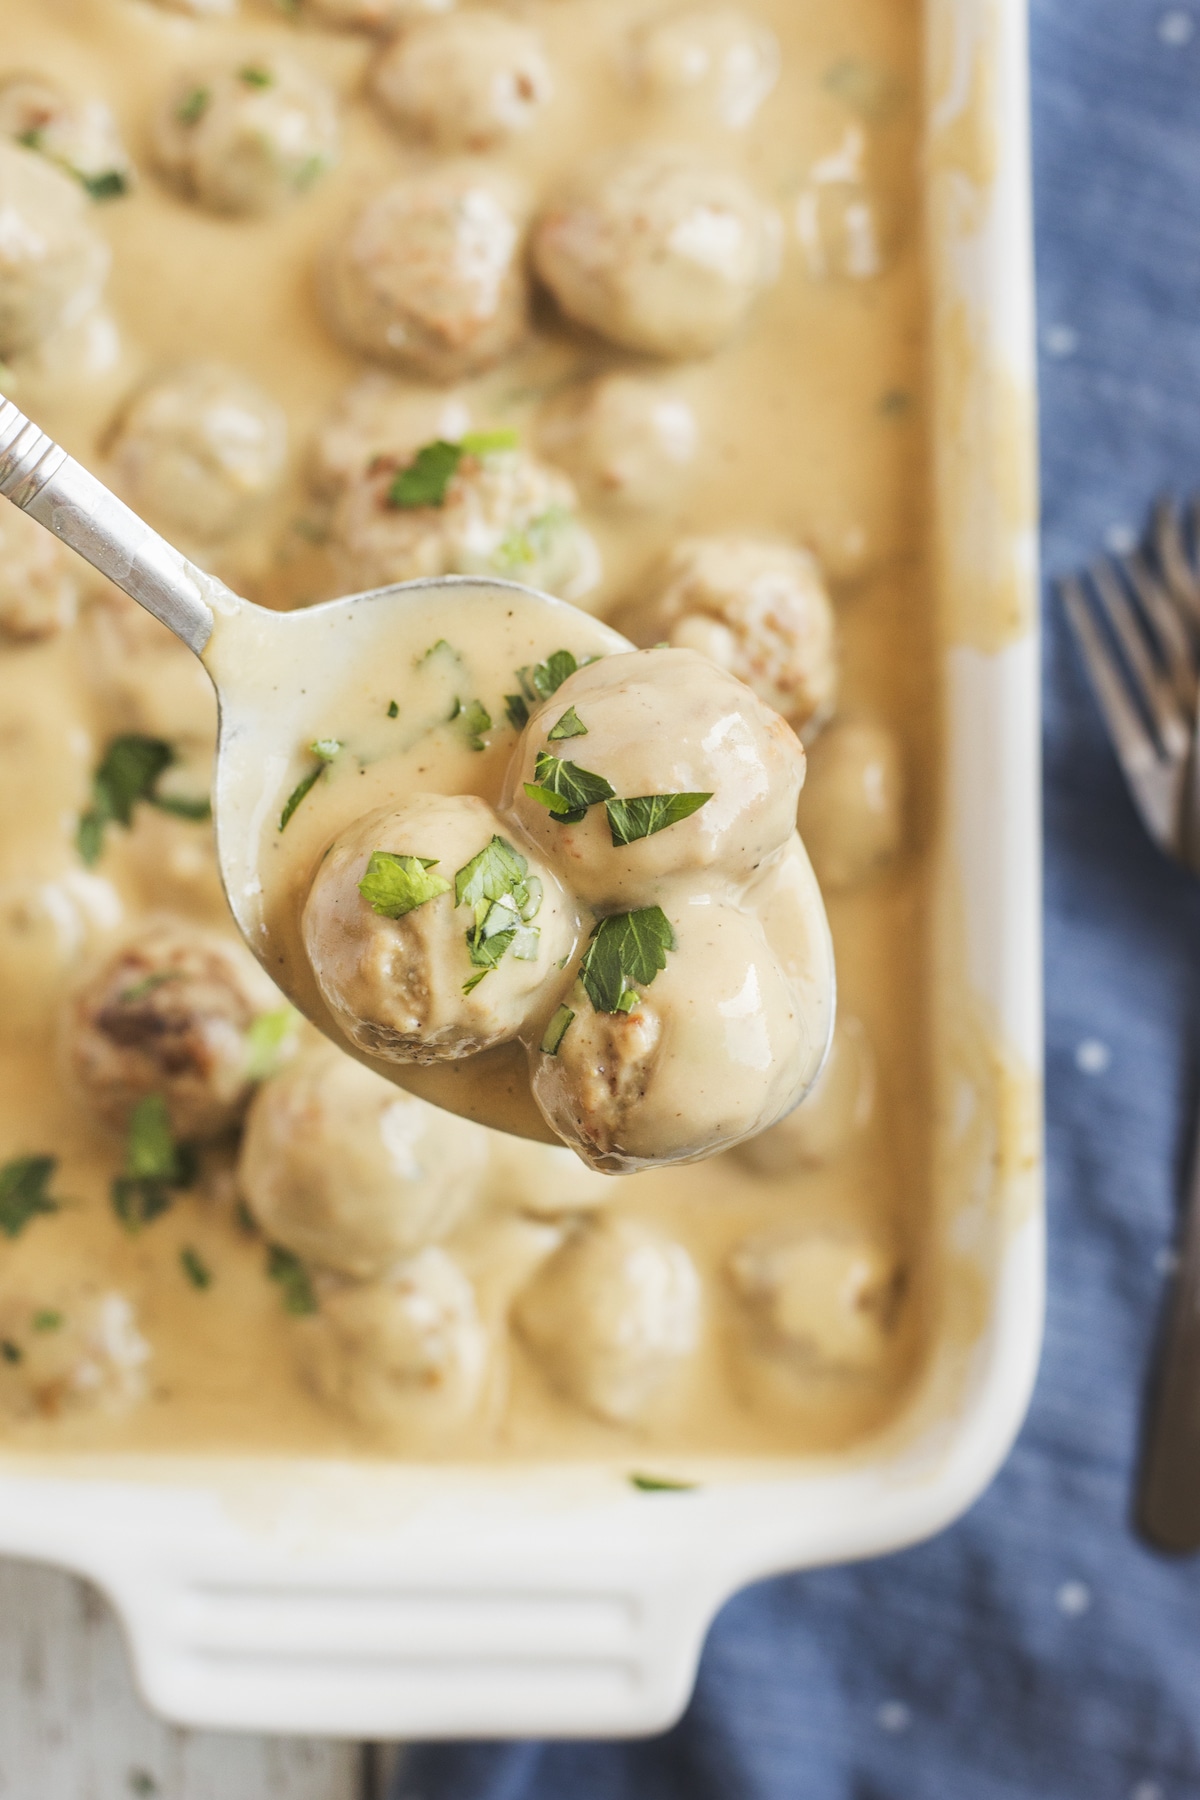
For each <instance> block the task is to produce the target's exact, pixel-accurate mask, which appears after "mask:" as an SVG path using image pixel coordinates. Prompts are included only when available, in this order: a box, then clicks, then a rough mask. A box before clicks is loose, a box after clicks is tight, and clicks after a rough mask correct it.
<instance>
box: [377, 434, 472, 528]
mask: <svg viewBox="0 0 1200 1800" xmlns="http://www.w3.org/2000/svg"><path fill="white" fill-rule="evenodd" d="M462 454H463V451H462V445H461V444H451V443H447V441H446V439H445V438H434V440H433V442H432V443H431V444H422V446H421V448H420V449H419V450H418V451H417V454H416V455H415V456H414V457H413V459H412V461H411V462H410V463H409V464H408V466H407V467H406V468H403V469H401V470H400V471H399V473H398V474H397V475H396V477H395V479H394V480H393V482H392V485H391V486H390V487H389V489H388V492H387V503H388V505H389V506H394V507H396V508H397V510H398V511H400V512H412V511H414V510H415V509H416V508H417V507H420V506H445V504H446V494H447V491H448V489H449V487H450V483H451V482H452V481H453V480H454V477H455V476H456V475H457V473H458V465H459V463H460V462H461V461H462Z"/></svg>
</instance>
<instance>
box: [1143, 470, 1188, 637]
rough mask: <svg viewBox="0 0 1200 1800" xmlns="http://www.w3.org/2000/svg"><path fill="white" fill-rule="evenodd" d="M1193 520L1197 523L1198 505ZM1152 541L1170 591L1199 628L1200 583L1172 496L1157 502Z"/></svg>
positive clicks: (1165, 495)
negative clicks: (1189, 554)
mask: <svg viewBox="0 0 1200 1800" xmlns="http://www.w3.org/2000/svg"><path fill="white" fill-rule="evenodd" d="M1192 519H1193V524H1195V522H1196V512H1195V502H1193V510H1192ZM1150 541H1151V543H1152V544H1153V546H1154V552H1155V555H1156V557H1157V559H1158V566H1159V569H1160V570H1161V572H1162V577H1163V580H1164V581H1165V583H1166V585H1167V590H1168V592H1169V593H1170V594H1171V595H1172V597H1173V598H1174V599H1175V600H1177V601H1178V603H1179V604H1180V606H1182V607H1183V609H1184V610H1185V612H1186V613H1187V615H1188V617H1189V618H1190V620H1191V622H1192V624H1193V625H1196V626H1200V580H1197V577H1196V571H1195V570H1194V569H1193V567H1192V563H1191V558H1190V557H1189V556H1188V552H1187V545H1186V543H1185V541H1184V536H1183V524H1182V521H1181V519H1180V516H1179V508H1178V507H1177V506H1176V504H1175V501H1174V498H1173V496H1171V495H1170V494H1163V495H1160V497H1159V498H1158V499H1157V500H1156V501H1155V502H1154V513H1153V516H1152V520H1151V525H1150Z"/></svg>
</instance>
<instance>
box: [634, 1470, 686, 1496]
mask: <svg viewBox="0 0 1200 1800" xmlns="http://www.w3.org/2000/svg"><path fill="white" fill-rule="evenodd" d="M629 1485H630V1487H634V1488H636V1489H637V1491H638V1493H639V1494H694V1493H695V1491H696V1489H697V1488H698V1487H699V1485H700V1484H699V1482H698V1481H672V1480H671V1479H670V1478H669V1476H666V1475H641V1474H633V1475H631V1476H630V1477H629Z"/></svg>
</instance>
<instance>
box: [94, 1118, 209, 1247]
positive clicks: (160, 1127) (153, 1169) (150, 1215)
mask: <svg viewBox="0 0 1200 1800" xmlns="http://www.w3.org/2000/svg"><path fill="white" fill-rule="evenodd" d="M195 1175H196V1159H195V1156H194V1154H193V1153H192V1151H191V1149H190V1148H189V1146H188V1145H186V1144H177V1143H176V1142H175V1135H174V1133H173V1132H172V1130H171V1120H170V1116H169V1114H168V1112H167V1103H166V1101H165V1100H164V1099H163V1097H162V1095H161V1094H147V1095H146V1098H145V1099H144V1100H139V1102H138V1104H137V1106H136V1107H135V1108H134V1111H133V1117H132V1118H131V1119H130V1121H129V1135H128V1137H127V1139H126V1142H125V1173H124V1174H123V1175H117V1176H114V1178H113V1183H112V1204H113V1211H114V1212H115V1213H116V1215H117V1217H118V1219H120V1221H121V1223H122V1224H123V1225H124V1227H125V1229H126V1230H127V1231H131V1232H132V1231H138V1230H140V1228H141V1227H142V1226H143V1225H148V1224H149V1223H150V1221H151V1220H152V1219H157V1218H158V1216H159V1214H160V1213H164V1212H166V1211H167V1209H168V1207H169V1206H170V1205H171V1201H172V1198H173V1196H172V1193H171V1189H172V1188H185V1187H190V1186H191V1184H192V1182H193V1180H194V1179H195Z"/></svg>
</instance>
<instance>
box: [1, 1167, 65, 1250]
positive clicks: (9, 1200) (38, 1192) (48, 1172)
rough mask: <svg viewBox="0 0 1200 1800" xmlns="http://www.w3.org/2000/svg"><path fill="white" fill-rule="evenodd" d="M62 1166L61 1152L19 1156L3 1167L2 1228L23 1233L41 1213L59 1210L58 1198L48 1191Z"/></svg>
mask: <svg viewBox="0 0 1200 1800" xmlns="http://www.w3.org/2000/svg"><path fill="white" fill-rule="evenodd" d="M57 1167H58V1158H57V1156H16V1157H14V1158H13V1160H12V1161H11V1162H6V1163H5V1164H4V1166H3V1168H0V1231H2V1232H3V1233H4V1235H5V1237H10V1238H15V1237H20V1235H21V1233H22V1232H23V1231H24V1229H25V1227H26V1226H27V1225H28V1224H29V1222H30V1220H31V1219H36V1218H37V1216H38V1215H39V1213H55V1212H57V1211H58V1201H57V1200H52V1199H51V1198H50V1196H49V1194H48V1193H47V1192H46V1189H47V1187H48V1186H49V1185H50V1180H51V1177H52V1176H53V1174H54V1171H55V1169H57Z"/></svg>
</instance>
